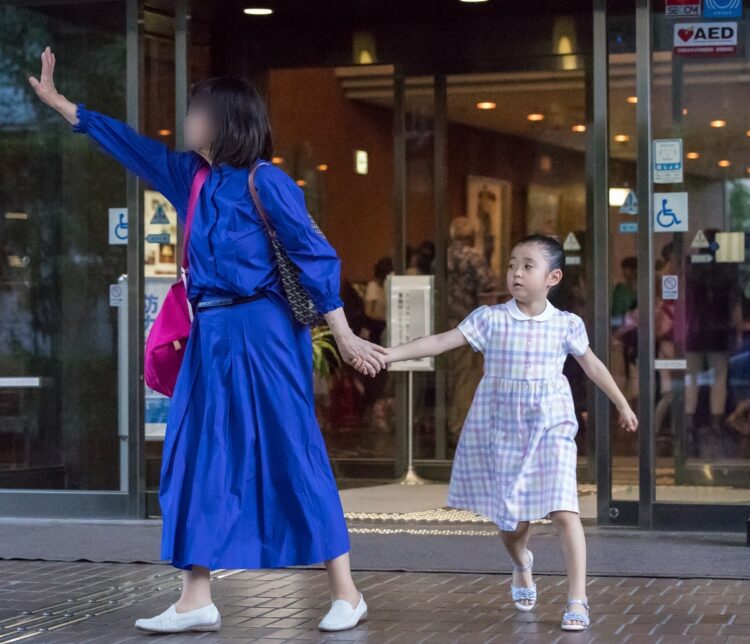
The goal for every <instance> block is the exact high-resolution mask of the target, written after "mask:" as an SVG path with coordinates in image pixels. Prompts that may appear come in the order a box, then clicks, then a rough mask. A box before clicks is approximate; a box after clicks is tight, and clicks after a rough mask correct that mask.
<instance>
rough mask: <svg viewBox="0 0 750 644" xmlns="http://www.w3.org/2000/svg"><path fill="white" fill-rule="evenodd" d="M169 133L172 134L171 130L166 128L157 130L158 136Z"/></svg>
mask: <svg viewBox="0 0 750 644" xmlns="http://www.w3.org/2000/svg"><path fill="white" fill-rule="evenodd" d="M170 134H172V130H167V129H166V128H165V129H162V130H159V136H169V135H170Z"/></svg>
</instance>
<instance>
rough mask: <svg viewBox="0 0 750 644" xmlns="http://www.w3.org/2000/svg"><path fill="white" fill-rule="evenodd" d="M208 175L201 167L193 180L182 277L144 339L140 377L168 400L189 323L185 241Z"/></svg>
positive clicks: (183, 350)
mask: <svg viewBox="0 0 750 644" xmlns="http://www.w3.org/2000/svg"><path fill="white" fill-rule="evenodd" d="M208 173H209V169H208V167H206V166H203V167H201V169H200V170H198V172H196V174H195V177H193V185H192V186H191V188H190V199H189V200H188V209H187V219H186V220H185V240H184V242H183V246H182V277H181V278H180V280H179V281H177V282H175V283H174V284H172V286H171V287H170V288H169V291H168V292H167V296H166V297H165V298H164V302H163V303H162V305H161V308H160V309H159V313H158V314H157V316H156V319H155V320H154V324H153V326H152V327H151V330H150V331H149V334H148V338H147V339H146V351H145V355H144V361H143V376H144V378H145V379H146V384H147V385H148V386H149V387H150V388H151V389H153V390H154V391H158V392H159V393H160V394H164V395H165V396H168V397H170V398H171V397H172V393H173V392H174V387H175V383H176V382H177V374H178V373H179V371H180V366H181V365H182V356H183V355H184V354H185V345H186V344H187V341H188V336H189V335H190V326H191V324H192V318H191V315H190V308H189V305H190V303H189V302H188V299H187V288H186V280H185V277H186V273H187V267H188V242H189V241H190V227H191V226H192V223H193V214H194V213H195V205H196V203H198V195H199V194H200V192H201V188H202V187H203V184H204V183H205V181H206V177H207V176H208Z"/></svg>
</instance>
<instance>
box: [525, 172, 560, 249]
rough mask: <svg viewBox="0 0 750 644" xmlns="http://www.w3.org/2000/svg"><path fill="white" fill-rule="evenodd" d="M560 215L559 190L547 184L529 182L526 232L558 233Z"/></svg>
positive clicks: (533, 233) (540, 233)
mask: <svg viewBox="0 0 750 644" xmlns="http://www.w3.org/2000/svg"><path fill="white" fill-rule="evenodd" d="M559 217H560V191H559V190H557V189H556V188H550V187H548V186H540V185H539V184H534V183H532V184H529V192H528V200H527V202H526V234H528V235H537V234H538V235H552V236H556V235H557V234H558V232H557V229H558V219H559Z"/></svg>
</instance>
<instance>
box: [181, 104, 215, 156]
mask: <svg viewBox="0 0 750 644" xmlns="http://www.w3.org/2000/svg"><path fill="white" fill-rule="evenodd" d="M183 127H184V134H185V147H186V148H187V149H189V150H195V151H196V152H198V151H201V150H204V151H207V150H209V149H210V148H211V144H212V143H213V142H214V139H215V138H216V134H217V132H216V127H215V125H214V122H213V118H212V115H211V113H210V112H209V110H208V108H207V106H203V105H191V106H190V108H189V109H188V113H187V116H186V117H185V123H184V126H183Z"/></svg>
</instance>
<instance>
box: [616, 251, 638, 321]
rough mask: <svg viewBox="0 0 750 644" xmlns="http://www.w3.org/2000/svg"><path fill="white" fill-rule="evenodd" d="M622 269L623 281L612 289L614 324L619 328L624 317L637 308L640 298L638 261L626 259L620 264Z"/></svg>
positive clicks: (631, 258) (633, 258)
mask: <svg viewBox="0 0 750 644" xmlns="http://www.w3.org/2000/svg"><path fill="white" fill-rule="evenodd" d="M620 268H621V269H622V279H623V281H622V282H618V283H617V284H615V287H614V289H612V324H615V325H617V326H620V325H621V324H622V322H621V320H622V318H623V316H624V315H625V314H626V313H627V312H628V311H630V310H631V309H633V308H635V303H636V298H637V296H638V289H637V280H638V260H637V259H636V258H635V257H626V258H625V259H623V260H622V262H621V263H620ZM618 320H619V322H618Z"/></svg>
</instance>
